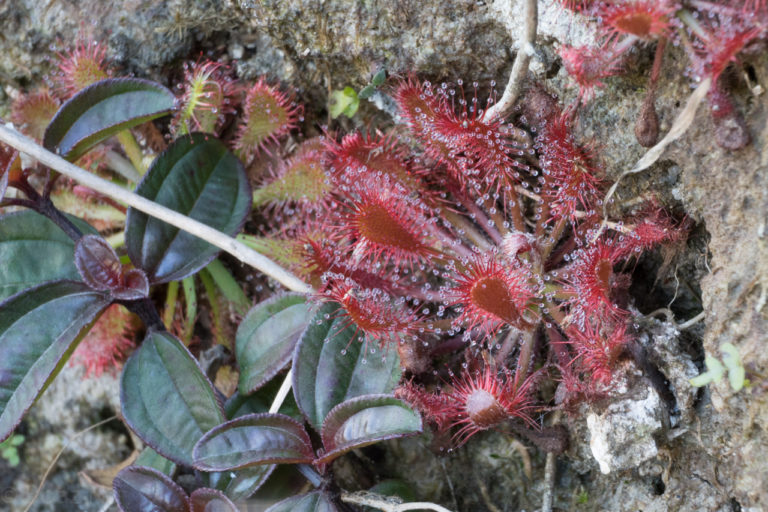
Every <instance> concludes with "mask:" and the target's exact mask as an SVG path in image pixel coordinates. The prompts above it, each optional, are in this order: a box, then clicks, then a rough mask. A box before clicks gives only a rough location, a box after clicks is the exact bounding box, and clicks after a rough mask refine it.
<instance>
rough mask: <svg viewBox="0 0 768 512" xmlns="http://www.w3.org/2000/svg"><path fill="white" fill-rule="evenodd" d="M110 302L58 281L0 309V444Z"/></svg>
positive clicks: (16, 297)
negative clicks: (87, 327)
mask: <svg viewBox="0 0 768 512" xmlns="http://www.w3.org/2000/svg"><path fill="white" fill-rule="evenodd" d="M108 305H109V298H108V297H107V296H106V295H104V294H102V293H99V292H95V291H93V290H91V289H90V288H88V287H87V286H86V285H85V284H83V283H76V282H73V281H57V282H54V283H48V284H44V285H41V286H39V287H37V288H32V289H31V290H27V291H25V292H22V293H19V294H17V295H14V296H13V297H11V298H10V299H8V300H6V301H5V302H3V303H1V304H0V347H2V351H3V355H2V357H0V441H2V440H4V439H5V438H7V437H8V436H10V435H11V433H12V432H13V429H14V428H16V425H18V424H19V422H20V421H21V418H22V416H24V414H25V413H26V412H27V409H29V407H30V406H31V405H32V403H33V402H34V401H35V399H36V398H37V397H38V395H40V393H42V391H43V390H44V389H45V387H46V386H47V385H48V383H49V382H50V381H52V380H53V378H54V377H55V376H56V374H57V373H58V372H59V370H60V369H61V367H62V366H63V365H64V363H65V362H66V360H67V359H68V358H69V356H70V355H71V354H72V351H74V349H75V347H76V346H77V342H78V341H79V340H80V336H81V335H82V334H84V331H85V327H86V326H88V325H89V324H90V323H91V322H92V321H93V320H94V319H95V318H96V317H97V316H98V314H99V313H100V312H101V311H102V310H103V309H104V308H106V307H107V306H108Z"/></svg>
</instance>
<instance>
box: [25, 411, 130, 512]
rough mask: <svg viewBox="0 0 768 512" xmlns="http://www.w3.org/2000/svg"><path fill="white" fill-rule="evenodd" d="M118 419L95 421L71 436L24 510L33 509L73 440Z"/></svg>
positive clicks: (111, 417)
mask: <svg viewBox="0 0 768 512" xmlns="http://www.w3.org/2000/svg"><path fill="white" fill-rule="evenodd" d="M116 419H117V416H110V417H109V418H107V419H105V420H101V421H100V422H98V423H94V424H93V425H91V426H90V427H88V428H85V429H83V430H81V431H80V432H78V433H77V434H75V435H73V436H72V437H70V438H69V439H68V440H67V442H66V443H65V444H64V446H62V447H61V449H59V451H58V452H57V453H56V455H55V456H54V457H53V460H52V461H51V463H50V464H49V465H48V469H46V470H45V473H44V474H43V478H42V480H41V481H40V485H38V486H37V491H35V495H34V496H32V499H31V500H30V501H29V503H28V504H27V507H26V508H25V509H24V512H29V509H31V508H32V505H34V504H35V501H36V500H37V497H38V496H40V491H42V490H43V485H45V481H46V480H48V475H50V473H51V470H53V468H54V466H56V463H57V462H58V461H59V457H61V454H62V453H64V450H66V449H67V448H69V445H71V444H72V442H74V440H75V439H77V438H78V437H80V436H81V435H83V434H85V433H86V432H90V431H91V430H93V429H95V428H99V427H100V426H102V425H104V424H105V423H109V422H110V421H112V420H116Z"/></svg>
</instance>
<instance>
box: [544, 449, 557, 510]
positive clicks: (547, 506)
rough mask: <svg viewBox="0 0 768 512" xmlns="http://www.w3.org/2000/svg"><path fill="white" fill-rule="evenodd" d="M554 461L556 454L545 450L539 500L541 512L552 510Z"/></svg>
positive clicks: (555, 460)
mask: <svg viewBox="0 0 768 512" xmlns="http://www.w3.org/2000/svg"><path fill="white" fill-rule="evenodd" d="M556 462H557V456H556V455H555V454H554V452H547V462H546V463H545V465H544V496H543V498H542V500H541V512H552V498H553V497H554V489H555V466H556Z"/></svg>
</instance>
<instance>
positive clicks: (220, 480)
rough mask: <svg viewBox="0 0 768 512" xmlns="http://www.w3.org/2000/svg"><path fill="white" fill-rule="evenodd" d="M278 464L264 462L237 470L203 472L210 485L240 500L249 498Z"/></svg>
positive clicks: (233, 498) (231, 497)
mask: <svg viewBox="0 0 768 512" xmlns="http://www.w3.org/2000/svg"><path fill="white" fill-rule="evenodd" d="M275 467H276V465H275V464H263V465H259V466H252V467H250V468H243V469H238V470H237V471H220V472H213V473H202V475H203V479H204V480H206V481H207V482H208V486H209V487H213V488H215V489H218V490H220V491H222V492H223V493H224V494H226V495H227V496H228V497H229V498H230V499H232V500H235V501H239V500H244V499H247V498H249V497H250V496H251V495H252V494H253V493H254V492H256V491H257V490H258V489H259V487H261V486H262V485H263V484H264V482H266V481H267V478H269V475H271V474H272V471H274V469H275Z"/></svg>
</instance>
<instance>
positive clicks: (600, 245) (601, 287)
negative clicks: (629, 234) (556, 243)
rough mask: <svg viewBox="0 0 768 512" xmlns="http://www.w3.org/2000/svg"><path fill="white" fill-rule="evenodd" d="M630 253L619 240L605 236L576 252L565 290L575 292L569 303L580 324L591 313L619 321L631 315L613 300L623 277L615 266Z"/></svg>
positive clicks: (575, 319)
mask: <svg viewBox="0 0 768 512" xmlns="http://www.w3.org/2000/svg"><path fill="white" fill-rule="evenodd" d="M628 256H629V254H628V252H627V250H626V248H625V247H623V246H622V245H621V244H619V243H618V242H617V241H615V240H613V239H602V238H601V239H598V240H597V241H596V242H595V243H593V244H592V245H589V246H587V247H583V248H581V249H578V250H576V251H574V253H572V255H571V264H570V265H569V266H568V267H567V268H566V271H565V273H564V277H563V281H564V287H563V289H564V291H565V292H566V293H571V294H573V298H571V299H570V300H569V301H568V303H569V305H570V307H571V315H573V318H574V322H575V323H576V324H577V325H579V326H582V327H583V325H584V323H585V321H586V319H587V318H588V317H590V316H597V317H603V316H605V317H606V318H608V319H613V320H616V319H619V318H622V317H624V316H626V315H627V314H628V313H627V312H626V311H625V310H623V309H621V308H620V307H619V306H618V305H616V304H615V303H614V301H613V295H614V293H613V292H614V290H615V289H617V288H618V287H619V286H618V285H619V284H620V276H619V275H618V274H616V273H615V272H614V270H613V269H614V266H615V265H616V264H617V263H619V262H620V261H623V260H624V259H626V258H627V257H628Z"/></svg>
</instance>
